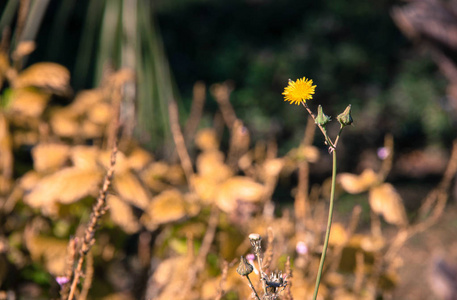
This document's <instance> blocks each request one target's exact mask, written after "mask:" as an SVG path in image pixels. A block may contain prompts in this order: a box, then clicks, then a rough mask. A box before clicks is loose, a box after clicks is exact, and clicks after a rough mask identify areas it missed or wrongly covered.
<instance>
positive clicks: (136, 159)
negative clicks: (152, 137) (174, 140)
mask: <svg viewBox="0 0 457 300" xmlns="http://www.w3.org/2000/svg"><path fill="white" fill-rule="evenodd" d="M153 159H154V157H153V155H152V154H151V153H150V152H148V151H146V150H145V149H143V148H140V147H135V148H134V149H133V150H132V152H130V155H129V156H128V157H127V164H128V166H129V167H130V168H131V169H134V170H142V169H144V168H145V167H146V166H147V165H148V164H149V163H150V162H151V161H152V160H153Z"/></svg>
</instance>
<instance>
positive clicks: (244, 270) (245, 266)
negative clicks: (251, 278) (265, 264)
mask: <svg viewBox="0 0 457 300" xmlns="http://www.w3.org/2000/svg"><path fill="white" fill-rule="evenodd" d="M253 270H254V267H253V266H252V265H251V264H250V263H248V261H247V260H246V258H244V257H243V256H241V261H240V265H239V266H238V268H236V271H237V272H238V274H240V275H241V276H247V275H249V274H251V273H252V271H253Z"/></svg>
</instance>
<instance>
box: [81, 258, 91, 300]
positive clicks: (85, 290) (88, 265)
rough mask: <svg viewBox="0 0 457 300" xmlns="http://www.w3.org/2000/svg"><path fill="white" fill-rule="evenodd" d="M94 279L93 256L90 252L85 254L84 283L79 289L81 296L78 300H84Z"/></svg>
mask: <svg viewBox="0 0 457 300" xmlns="http://www.w3.org/2000/svg"><path fill="white" fill-rule="evenodd" d="M93 279H94V256H93V254H92V252H90V251H89V253H87V259H86V271H85V272H84V283H83V287H82V289H81V294H80V295H79V297H78V300H86V299H87V295H88V294H89V290H90V287H91V286H92V280H93Z"/></svg>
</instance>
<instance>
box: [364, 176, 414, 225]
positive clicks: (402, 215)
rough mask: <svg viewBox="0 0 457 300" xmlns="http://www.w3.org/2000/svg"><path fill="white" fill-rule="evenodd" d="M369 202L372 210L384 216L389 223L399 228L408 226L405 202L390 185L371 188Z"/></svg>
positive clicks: (384, 184)
mask: <svg viewBox="0 0 457 300" xmlns="http://www.w3.org/2000/svg"><path fill="white" fill-rule="evenodd" d="M368 200H369V203H370V207H371V209H372V210H373V211H374V212H375V213H376V214H378V215H382V216H383V217H384V219H385V220H386V222H387V223H390V224H393V225H397V226H405V225H407V224H408V218H407V217H406V211H405V207H404V206H403V200H402V199H401V197H400V195H399V194H398V192H397V191H396V190H395V188H394V186H393V185H391V184H390V183H383V184H382V185H380V186H377V187H373V188H371V189H370V194H369V198H368Z"/></svg>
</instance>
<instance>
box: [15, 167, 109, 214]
mask: <svg viewBox="0 0 457 300" xmlns="http://www.w3.org/2000/svg"><path fill="white" fill-rule="evenodd" d="M102 177H103V172H102V171H97V170H84V169H78V168H75V167H70V168H65V169H62V170H60V171H57V172H55V173H53V174H51V175H49V176H46V177H44V178H43V179H41V180H40V181H39V182H38V183H37V184H36V186H35V187H34V188H33V189H32V191H31V192H30V193H29V194H27V195H26V196H25V197H24V202H25V203H27V204H28V205H30V206H32V207H46V206H47V205H52V204H53V203H55V202H60V203H63V204H69V203H73V202H75V201H77V200H79V199H81V198H82V197H85V196H87V195H95V194H96V193H97V191H98V189H99V184H100V183H101V181H102Z"/></svg>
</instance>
